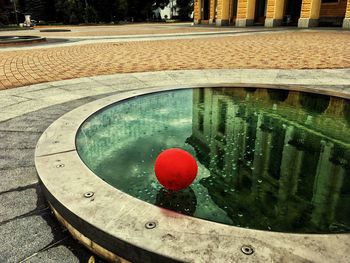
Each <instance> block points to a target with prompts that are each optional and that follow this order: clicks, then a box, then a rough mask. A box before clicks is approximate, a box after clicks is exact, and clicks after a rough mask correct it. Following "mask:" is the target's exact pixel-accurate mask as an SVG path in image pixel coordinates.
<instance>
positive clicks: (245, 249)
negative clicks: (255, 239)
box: [241, 245, 254, 255]
mask: <svg viewBox="0 0 350 263" xmlns="http://www.w3.org/2000/svg"><path fill="white" fill-rule="evenodd" d="M241 251H242V252H243V254H245V255H251V254H253V253H254V249H253V248H252V247H251V246H247V245H244V246H242V247H241Z"/></svg>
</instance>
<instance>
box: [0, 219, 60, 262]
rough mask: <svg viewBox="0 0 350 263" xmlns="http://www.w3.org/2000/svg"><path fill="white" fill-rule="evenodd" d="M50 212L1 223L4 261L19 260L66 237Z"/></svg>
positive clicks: (0, 247) (0, 231)
mask: <svg viewBox="0 0 350 263" xmlns="http://www.w3.org/2000/svg"><path fill="white" fill-rule="evenodd" d="M66 235H67V233H63V232H62V229H61V228H60V226H59V225H57V223H56V222H54V221H53V218H51V215H50V214H48V213H47V214H44V215H42V216H39V215H36V216H29V217H25V218H20V219H16V220H13V221H10V222H8V223H6V224H3V225H0V255H1V260H2V262H8V263H10V262H11V263H12V262H19V261H21V260H23V259H25V258H27V257H29V256H31V255H32V254H34V253H36V252H38V251H39V250H41V249H43V248H45V247H46V246H49V245H50V244H51V243H53V242H55V241H58V240H60V239H62V238H63V237H65V236H66Z"/></svg>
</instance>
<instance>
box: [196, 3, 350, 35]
mask: <svg viewBox="0 0 350 263" xmlns="http://www.w3.org/2000/svg"><path fill="white" fill-rule="evenodd" d="M194 23H195V24H216V25H217V26H226V25H235V26H237V27H246V26H252V25H264V26H265V27H276V26H298V27H300V28H308V27H315V26H319V25H321V26H322V25H325V26H343V27H344V28H348V29H350V0H195V1H194Z"/></svg>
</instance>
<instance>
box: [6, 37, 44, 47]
mask: <svg viewBox="0 0 350 263" xmlns="http://www.w3.org/2000/svg"><path fill="white" fill-rule="evenodd" d="M43 41H46V38H44V37H38V36H0V46H9V45H24V44H32V43H37V42H43Z"/></svg>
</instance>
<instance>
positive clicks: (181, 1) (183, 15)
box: [176, 0, 193, 20]
mask: <svg viewBox="0 0 350 263" xmlns="http://www.w3.org/2000/svg"><path fill="white" fill-rule="evenodd" d="M176 7H177V9H178V12H179V17H180V19H183V20H188V19H189V18H190V15H191V13H192V12H193V0H176Z"/></svg>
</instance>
